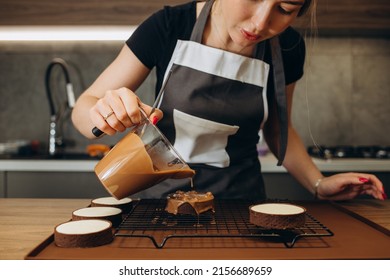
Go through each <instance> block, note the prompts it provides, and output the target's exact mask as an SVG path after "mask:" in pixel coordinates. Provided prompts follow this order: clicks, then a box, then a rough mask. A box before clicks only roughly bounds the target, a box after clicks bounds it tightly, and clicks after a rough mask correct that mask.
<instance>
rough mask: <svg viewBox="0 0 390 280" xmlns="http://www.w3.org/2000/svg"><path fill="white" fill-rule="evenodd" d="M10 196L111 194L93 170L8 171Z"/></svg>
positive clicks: (86, 196) (91, 195)
mask: <svg viewBox="0 0 390 280" xmlns="http://www.w3.org/2000/svg"><path fill="white" fill-rule="evenodd" d="M6 186H7V189H6V197H9V198H96V197H103V196H109V193H108V192H107V191H106V190H105V189H104V187H103V186H102V185H101V183H100V182H99V180H98V178H97V177H96V175H95V173H93V172H20V171H10V172H7V179H6Z"/></svg>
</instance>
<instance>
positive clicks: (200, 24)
mask: <svg viewBox="0 0 390 280" xmlns="http://www.w3.org/2000/svg"><path fill="white" fill-rule="evenodd" d="M213 4H214V0H209V1H206V3H205V4H204V6H203V9H202V11H201V12H200V15H199V17H198V19H197V20H196V23H195V26H194V28H193V29H192V33H191V38H190V40H191V41H194V42H197V43H202V37H203V30H204V27H205V26H206V23H207V19H208V18H209V14H210V11H211V8H212V7H213Z"/></svg>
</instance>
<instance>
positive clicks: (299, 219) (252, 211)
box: [249, 203, 306, 229]
mask: <svg viewBox="0 0 390 280" xmlns="http://www.w3.org/2000/svg"><path fill="white" fill-rule="evenodd" d="M305 217H306V209H305V208H303V207H301V206H298V205H294V204H289V203H263V204H257V205H252V206H250V207H249V221H250V222H251V223H252V224H254V225H256V226H260V227H263V228H267V229H290V228H298V227H302V226H304V225H305Z"/></svg>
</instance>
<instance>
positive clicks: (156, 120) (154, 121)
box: [152, 116, 158, 124]
mask: <svg viewBox="0 0 390 280" xmlns="http://www.w3.org/2000/svg"><path fill="white" fill-rule="evenodd" d="M157 122H158V118H157V117H156V116H154V117H153V119H152V124H156V123H157Z"/></svg>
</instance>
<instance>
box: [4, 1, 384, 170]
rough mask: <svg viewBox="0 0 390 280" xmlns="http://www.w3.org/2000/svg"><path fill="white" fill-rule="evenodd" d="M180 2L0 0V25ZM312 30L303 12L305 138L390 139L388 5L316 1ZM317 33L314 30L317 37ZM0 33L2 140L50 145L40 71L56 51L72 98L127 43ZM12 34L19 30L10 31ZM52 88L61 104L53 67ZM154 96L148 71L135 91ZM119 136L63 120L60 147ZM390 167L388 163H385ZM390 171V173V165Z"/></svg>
mask: <svg viewBox="0 0 390 280" xmlns="http://www.w3.org/2000/svg"><path fill="white" fill-rule="evenodd" d="M184 2H187V1H185V0H170V1H163V0H144V1H132V0H127V1H123V0H112V1H97V0H81V1H80V0H68V1H59V0H35V1H28V0H0V7H1V9H0V31H1V30H3V31H4V30H10V28H11V29H12V28H15V27H16V28H19V29H23V28H25V29H26V30H27V29H28V28H31V27H33V28H37V27H40V26H43V27H45V28H47V27H49V28H54V29H55V28H56V27H60V26H67V27H74V28H75V30H77V29H78V27H79V26H92V27H93V28H95V29H96V28H97V29H99V27H101V29H104V28H105V27H106V26H114V28H115V26H120V27H121V28H122V27H124V28H129V30H131V26H136V25H137V24H139V23H140V22H141V21H142V20H143V19H145V18H146V17H147V16H149V15H150V14H151V13H153V12H154V11H157V10H158V9H160V8H161V7H162V6H163V5H174V4H178V3H184ZM318 2H319V4H318V8H317V24H316V26H317V29H316V30H312V29H311V28H310V25H311V21H310V19H309V18H306V19H301V20H300V21H299V22H298V23H297V24H296V26H295V27H297V28H298V29H299V30H300V32H301V33H302V34H304V36H305V38H306V46H307V60H306V68H305V75H304V77H303V78H302V79H301V80H300V81H299V82H298V84H297V87H296V92H295V97H294V105H293V106H294V108H293V121H294V125H295V127H296V128H297V130H298V132H299V133H300V135H301V136H302V138H303V141H304V143H305V145H307V146H312V145H313V144H314V142H315V143H317V144H319V145H326V146H336V145H337V146H340V145H342V146H344V145H349V146H368V145H372V146H386V147H388V146H390V133H389V131H390V92H389V89H390V76H389V73H390V59H389V58H390V40H389V35H390V20H389V15H390V6H389V4H390V2H389V1H388V0H372V1H369V2H367V1H363V0H355V1H353V4H351V1H348V0H321V1H318ZM313 33H314V34H313ZM10 34H11V35H8V38H4V36H3V37H2V39H1V40H0V85H1V87H0V131H1V133H0V143H6V142H9V141H15V140H28V141H31V140H36V141H37V142H39V145H40V147H41V148H42V149H47V145H48V139H49V124H50V111H49V103H48V99H47V96H46V89H45V82H44V78H45V72H46V70H47V67H48V65H49V63H50V62H51V61H52V59H54V58H62V59H64V60H65V61H66V62H67V63H68V66H69V75H70V79H71V82H72V84H73V88H74V93H75V96H76V98H77V97H78V96H79V95H80V94H81V93H82V91H83V90H84V89H86V88H87V87H88V86H89V85H90V84H91V83H92V82H93V81H94V79H95V78H96V77H97V76H98V75H99V74H100V73H101V71H102V70H103V69H104V68H105V67H107V66H108V64H109V63H110V62H111V61H112V60H113V59H114V58H115V56H116V55H117V54H118V52H119V50H120V49H121V47H122V46H123V43H124V40H125V39H126V38H124V40H115V41H112V40H109V39H108V40H104V39H103V38H100V39H101V40H96V41H73V40H65V41H52V40H41V39H42V38H36V40H29V41H17V40H15V39H14V38H13V35H12V32H11V33H10ZM15 34H16V33H15ZM51 91H52V94H53V96H54V99H55V100H56V102H59V103H60V104H63V103H64V102H65V101H66V90H65V80H64V75H63V72H62V71H61V68H60V67H55V68H53V71H52V77H51ZM138 93H139V95H140V96H141V99H142V100H143V101H144V102H146V103H149V104H150V103H151V102H152V101H153V94H154V77H153V75H151V76H150V77H149V78H148V80H147V81H146V82H145V83H144V85H143V86H142V87H141V88H140V89H139V91H138ZM120 137H121V135H118V136H116V137H105V138H102V139H99V140H87V139H85V138H84V137H83V136H81V135H80V134H79V133H78V132H77V131H76V130H75V129H74V128H73V126H72V124H71V122H70V119H69V118H68V119H67V120H66V121H65V122H64V138H65V144H66V145H67V146H66V148H67V149H69V150H71V151H85V149H86V146H87V145H89V144H93V143H105V144H108V145H113V144H115V143H116V142H117V141H118V139H119V138H120ZM389 169H390V168H389ZM389 171H390V170H389Z"/></svg>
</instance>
